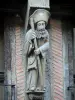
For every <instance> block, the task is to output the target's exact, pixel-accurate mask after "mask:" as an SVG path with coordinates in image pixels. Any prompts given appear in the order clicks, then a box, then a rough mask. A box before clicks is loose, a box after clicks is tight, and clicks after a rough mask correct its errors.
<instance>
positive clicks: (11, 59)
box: [4, 17, 25, 100]
mask: <svg viewBox="0 0 75 100" xmlns="http://www.w3.org/2000/svg"><path fill="white" fill-rule="evenodd" d="M8 19H9V20H8V21H7V24H6V26H5V37H4V39H5V73H6V74H5V77H6V81H5V82H6V84H13V85H15V99H16V100H24V98H25V97H24V96H25V80H24V79H25V76H24V75H25V74H24V67H23V61H22V45H23V44H22V35H23V31H22V29H23V22H22V20H21V19H20V17H12V18H11V19H10V18H8ZM7 89H8V91H9V92H8V96H7V98H8V100H11V98H12V97H11V95H12V94H11V87H10V89H9V88H7ZM6 95H7V94H6Z"/></svg>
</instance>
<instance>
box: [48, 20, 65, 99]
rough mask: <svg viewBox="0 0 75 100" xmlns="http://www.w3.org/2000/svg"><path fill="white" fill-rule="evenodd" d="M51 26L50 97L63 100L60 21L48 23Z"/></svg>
mask: <svg viewBox="0 0 75 100" xmlns="http://www.w3.org/2000/svg"><path fill="white" fill-rule="evenodd" d="M50 25H51V33H50V34H51V35H50V36H51V40H50V41H51V50H52V51H51V52H52V54H51V56H52V62H51V63H52V66H51V71H52V72H51V73H52V75H51V76H52V96H53V100H64V84H63V83H64V80H63V76H64V75H63V74H64V72H63V47H62V45H63V44H62V29H61V22H60V20H54V19H53V20H52V19H51V21H50Z"/></svg>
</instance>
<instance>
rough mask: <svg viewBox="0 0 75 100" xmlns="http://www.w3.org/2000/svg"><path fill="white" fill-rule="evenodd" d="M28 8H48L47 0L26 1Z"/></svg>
mask: <svg viewBox="0 0 75 100" xmlns="http://www.w3.org/2000/svg"><path fill="white" fill-rule="evenodd" d="M28 1H29V6H30V7H43V8H50V6H49V0H28Z"/></svg>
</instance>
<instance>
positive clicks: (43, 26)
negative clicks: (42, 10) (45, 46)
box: [37, 21, 45, 31]
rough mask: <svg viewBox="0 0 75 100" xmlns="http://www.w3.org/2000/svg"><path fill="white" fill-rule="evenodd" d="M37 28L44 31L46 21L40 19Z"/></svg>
mask: <svg viewBox="0 0 75 100" xmlns="http://www.w3.org/2000/svg"><path fill="white" fill-rule="evenodd" d="M37 30H38V31H43V30H45V22H44V21H39V22H38V23H37Z"/></svg>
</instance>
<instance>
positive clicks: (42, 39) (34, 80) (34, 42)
mask: <svg viewBox="0 0 75 100" xmlns="http://www.w3.org/2000/svg"><path fill="white" fill-rule="evenodd" d="M49 15H50V14H49V12H48V11H47V10H45V9H37V10H36V11H35V12H34V13H33V14H32V15H31V16H30V25H31V29H30V30H29V31H28V32H27V33H26V36H25V55H26V60H27V61H26V62H27V63H26V67H27V68H26V69H27V71H26V75H27V77H26V80H27V84H26V87H27V91H43V90H45V66H46V65H45V64H46V53H47V50H48V49H49V34H48V31H47V30H46V29H45V27H46V25H47V22H48V19H49ZM34 26H35V29H34Z"/></svg>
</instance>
